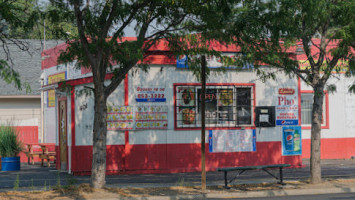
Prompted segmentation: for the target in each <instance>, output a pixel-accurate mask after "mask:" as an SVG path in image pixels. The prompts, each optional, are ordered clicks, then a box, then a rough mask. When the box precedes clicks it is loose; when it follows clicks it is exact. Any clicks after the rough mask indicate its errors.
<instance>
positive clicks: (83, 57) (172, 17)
mask: <svg viewBox="0 0 355 200" xmlns="http://www.w3.org/2000/svg"><path fill="white" fill-rule="evenodd" d="M219 2H220V1H212V0H210V1H205V0H203V1H202V0H201V1H200V0H196V1H184V0H132V1H126V0H106V1H103V0H91V1H79V0H77V1H59V0H52V1H51V3H52V5H53V7H54V8H56V10H51V12H50V19H51V20H52V23H57V22H59V21H66V22H68V23H73V24H76V25H77V30H78V38H75V40H71V41H68V42H67V44H68V48H67V49H66V51H65V52H63V53H62V54H61V56H60V58H59V60H60V61H61V62H71V61H72V60H77V61H78V63H79V66H84V67H88V68H90V69H91V70H92V73H93V84H94V88H93V93H94V99H95V100H94V101H95V106H94V110H95V115H94V127H93V161H92V175H91V177H92V178H91V183H92V186H93V187H95V188H102V187H103V186H104V183H105V172H106V133H107V128H106V113H107V108H106V101H107V98H108V96H109V95H110V94H111V93H112V92H113V91H114V90H115V89H116V88H117V86H118V85H119V84H120V83H121V82H122V80H124V78H125V76H126V74H127V73H128V72H129V71H130V70H131V69H132V68H133V67H135V66H139V67H140V68H141V69H143V70H147V65H144V64H139V65H138V64H137V63H139V61H142V60H143V59H144V58H146V57H148V56H149V53H148V51H147V50H148V49H149V48H151V47H152V46H153V45H156V44H157V42H158V41H159V40H162V39H164V40H168V41H169V42H170V46H175V47H177V46H179V45H178V44H177V43H176V42H182V39H181V38H180V39H177V38H179V37H178V35H180V34H183V33H185V32H186V31H190V30H192V28H194V27H198V26H199V27H203V24H204V22H203V21H204V18H206V17H207V16H206V13H205V11H207V10H210V9H211V8H215V7H217V6H218V5H219ZM212 11H213V9H211V12H212ZM211 12H209V13H210V14H211ZM209 23H210V22H209ZM130 27H131V28H133V29H134V33H135V36H136V39H134V40H129V41H123V40H121V38H122V37H123V36H124V35H125V32H126V31H127V29H129V28H130ZM112 63H117V64H115V65H112ZM107 72H112V73H113V78H112V79H111V81H109V83H105V84H104V82H105V77H106V74H107Z"/></svg>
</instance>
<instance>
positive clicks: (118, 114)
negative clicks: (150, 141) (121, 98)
mask: <svg viewBox="0 0 355 200" xmlns="http://www.w3.org/2000/svg"><path fill="white" fill-rule="evenodd" d="M106 120H107V130H110V131H111V130H132V129H133V128H134V120H133V107H131V106H110V105H108V106H107V118H106Z"/></svg>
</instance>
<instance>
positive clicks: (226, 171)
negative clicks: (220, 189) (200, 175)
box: [216, 164, 291, 189]
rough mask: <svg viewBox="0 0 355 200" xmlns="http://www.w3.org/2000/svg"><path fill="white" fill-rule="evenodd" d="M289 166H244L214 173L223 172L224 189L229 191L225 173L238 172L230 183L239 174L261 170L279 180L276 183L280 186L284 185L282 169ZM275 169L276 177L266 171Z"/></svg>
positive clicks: (219, 169)
mask: <svg viewBox="0 0 355 200" xmlns="http://www.w3.org/2000/svg"><path fill="white" fill-rule="evenodd" d="M290 166H291V165H290V164H278V165H259V166H245V167H226V168H217V170H216V171H218V172H224V187H225V188H226V189H229V188H230V187H228V180H227V173H228V172H230V171H238V173H237V175H236V176H235V177H234V178H232V179H231V180H230V181H229V183H232V182H233V181H234V180H235V179H237V177H238V176H240V175H241V174H243V173H244V172H245V171H248V170H263V171H264V172H266V173H268V174H269V175H270V176H272V177H274V178H276V180H280V181H279V182H278V183H279V184H281V185H284V182H283V176H282V168H284V167H290ZM275 168H279V170H280V176H279V177H277V176H275V175H274V174H272V173H271V172H269V171H268V169H275Z"/></svg>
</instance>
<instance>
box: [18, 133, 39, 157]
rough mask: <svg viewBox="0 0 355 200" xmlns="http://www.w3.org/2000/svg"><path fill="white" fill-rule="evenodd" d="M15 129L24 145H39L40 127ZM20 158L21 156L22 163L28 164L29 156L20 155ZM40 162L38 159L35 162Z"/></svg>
mask: <svg viewBox="0 0 355 200" xmlns="http://www.w3.org/2000/svg"><path fill="white" fill-rule="evenodd" d="M15 128H16V131H17V133H18V137H19V139H20V141H21V142H22V143H23V144H24V145H26V144H38V126H16V127H15ZM24 147H25V146H24ZM25 151H26V149H25ZM19 156H20V162H27V156H26V155H25V154H24V153H20V154H19ZM38 161H39V160H38V158H36V159H35V162H38Z"/></svg>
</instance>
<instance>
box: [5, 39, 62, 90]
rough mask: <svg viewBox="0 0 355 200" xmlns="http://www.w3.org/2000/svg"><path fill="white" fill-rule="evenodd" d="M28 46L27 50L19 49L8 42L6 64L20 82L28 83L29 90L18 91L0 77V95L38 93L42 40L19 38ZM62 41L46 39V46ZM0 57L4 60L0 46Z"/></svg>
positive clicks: (51, 46) (53, 45)
mask: <svg viewBox="0 0 355 200" xmlns="http://www.w3.org/2000/svg"><path fill="white" fill-rule="evenodd" d="M21 41H22V42H24V43H25V44H26V46H28V47H29V50H28V51H22V50H20V49H19V48H18V47H17V46H16V45H15V44H14V43H11V42H9V45H8V48H9V52H10V58H11V60H12V62H11V61H7V62H8V64H9V65H10V66H11V67H13V68H14V69H15V70H16V71H17V72H18V73H19V74H20V79H21V82H22V83H28V84H29V85H30V87H31V92H30V93H26V90H21V91H19V90H18V89H16V88H15V87H14V85H13V84H8V83H6V82H5V81H3V80H2V79H0V96H33V95H39V94H40V91H39V89H40V87H41V83H40V77H41V52H42V50H43V41H41V40H21ZM62 42H63V41H54V40H52V41H46V42H45V45H46V48H53V47H55V46H57V45H58V44H61V43H62ZM0 59H3V60H6V53H5V52H4V49H3V48H0Z"/></svg>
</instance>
